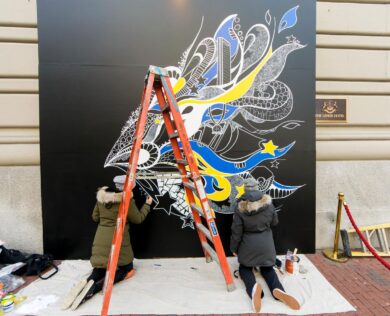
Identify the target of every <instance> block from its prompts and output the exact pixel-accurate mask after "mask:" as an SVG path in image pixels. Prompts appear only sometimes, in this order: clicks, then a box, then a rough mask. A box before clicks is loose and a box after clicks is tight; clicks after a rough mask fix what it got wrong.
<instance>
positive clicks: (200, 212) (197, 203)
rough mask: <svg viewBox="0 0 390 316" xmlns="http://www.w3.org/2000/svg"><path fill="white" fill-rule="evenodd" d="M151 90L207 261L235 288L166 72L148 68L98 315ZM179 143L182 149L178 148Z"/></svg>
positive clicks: (107, 292)
mask: <svg viewBox="0 0 390 316" xmlns="http://www.w3.org/2000/svg"><path fill="white" fill-rule="evenodd" d="M152 89H154V91H155V93H156V96H157V100H158V103H159V105H160V109H161V112H162V115H163V118H164V123H165V126H166V130H167V133H168V137H169V139H170V141H171V144H172V149H173V153H174V157H175V159H176V163H177V167H178V169H179V172H180V174H181V179H182V181H183V186H184V188H185V191H186V196H187V200H188V203H189V207H190V208H191V210H192V215H193V218H194V221H195V226H196V230H197V232H198V236H199V239H200V242H201V245H202V248H203V252H204V255H205V257H206V261H207V262H210V261H212V260H214V261H215V262H217V263H218V264H219V265H220V268H221V270H222V273H223V276H224V278H225V282H226V285H227V290H228V291H233V290H234V289H235V286H234V282H233V277H232V274H231V272H230V268H229V264H228V262H227V260H226V256H225V252H224V250H223V246H222V243H221V239H220V237H219V234H218V230H217V226H216V224H215V221H214V217H213V215H214V212H213V210H212V209H211V207H210V204H209V201H208V199H207V196H206V192H205V190H204V186H203V183H202V179H201V176H200V173H199V170H198V166H197V162H196V159H195V157H194V154H193V152H192V149H191V145H190V142H189V140H188V136H187V132H186V129H185V127H184V123H183V120H182V118H181V114H180V112H179V108H178V105H177V102H176V98H175V94H174V92H173V89H172V86H171V83H170V80H169V77H168V72H167V71H166V70H165V69H164V68H160V67H156V66H150V67H149V71H148V74H147V76H146V78H145V86H144V92H143V94H142V99H141V113H140V117H139V120H138V122H137V127H136V130H135V138H134V144H133V147H132V150H131V154H130V158H129V167H128V170H127V174H126V180H125V183H124V187H123V198H122V202H121V204H120V207H119V212H118V218H117V222H116V227H115V231H114V236H113V240H112V246H111V253H110V258H109V260H108V264H107V272H106V278H105V282H104V288H103V293H104V301H103V307H102V312H101V315H102V316H106V315H107V313H108V308H109V304H110V299H111V293H112V287H113V283H114V278H115V272H116V268H117V264H118V257H119V252H120V248H121V245H122V238H123V231H124V228H125V225H126V217H127V212H128V208H129V203H130V199H131V197H132V190H133V187H134V184H135V179H136V171H137V164H138V158H139V153H140V149H141V144H142V136H143V133H144V129H145V124H146V119H147V115H148V108H149V103H150V101H151V94H152ZM179 140H180V143H181V144H180V145H181V146H180V145H179ZM187 168H188V170H187ZM203 223H205V224H203Z"/></svg>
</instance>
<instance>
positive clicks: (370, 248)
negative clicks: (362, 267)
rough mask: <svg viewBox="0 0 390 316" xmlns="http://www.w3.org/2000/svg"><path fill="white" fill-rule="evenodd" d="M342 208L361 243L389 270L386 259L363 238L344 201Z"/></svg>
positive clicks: (389, 266) (389, 265)
mask: <svg viewBox="0 0 390 316" xmlns="http://www.w3.org/2000/svg"><path fill="white" fill-rule="evenodd" d="M344 208H345V211H346V212H347V215H348V217H349V220H350V221H351V224H352V226H353V228H355V230H356V233H357V234H358V235H359V237H360V239H361V240H362V241H363V243H364V244H365V245H366V247H367V248H368V249H369V250H370V251H371V253H372V254H373V255H374V257H375V258H377V259H378V260H379V261H380V263H382V264H383V265H384V266H385V267H386V268H387V269H389V270H390V264H389V263H388V262H387V261H385V260H384V259H383V258H382V257H381V256H379V255H378V253H377V252H376V251H375V249H374V248H373V247H372V246H371V245H370V243H369V242H368V241H367V239H366V238H364V236H363V234H362V232H361V231H360V229H359V227H357V225H356V223H355V220H354V219H353V217H352V215H351V212H350V211H349V207H348V205H347V203H345V202H344Z"/></svg>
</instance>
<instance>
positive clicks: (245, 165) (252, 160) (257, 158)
mask: <svg viewBox="0 0 390 316" xmlns="http://www.w3.org/2000/svg"><path fill="white" fill-rule="evenodd" d="M190 144H191V147H192V150H193V151H194V152H196V153H197V154H199V155H200V156H201V157H202V158H203V159H204V160H205V161H206V162H207V163H208V164H209V165H210V166H212V167H213V168H214V169H215V170H217V171H219V172H221V173H227V174H239V173H242V172H246V171H248V170H251V169H252V168H254V167H256V166H257V165H258V164H260V163H262V162H263V161H265V160H268V159H277V158H279V157H282V156H283V155H284V154H286V153H287V152H288V151H289V150H290V149H291V148H292V147H293V146H294V144H295V142H293V143H291V144H289V145H287V146H286V147H284V148H281V149H276V150H275V155H272V154H270V153H262V152H261V151H262V150H261V149H259V150H258V151H257V152H255V153H253V154H252V155H251V156H250V157H249V158H247V159H244V160H242V161H229V160H226V159H224V158H222V157H220V156H218V155H217V154H216V153H215V152H214V151H213V150H212V149H210V148H209V147H207V146H205V145H201V144H199V143H198V142H197V141H195V140H191V141H190ZM179 146H180V147H182V145H181V143H179ZM171 150H172V145H171V144H166V145H164V146H163V147H161V149H160V154H161V155H163V154H164V153H166V152H168V151H171Z"/></svg>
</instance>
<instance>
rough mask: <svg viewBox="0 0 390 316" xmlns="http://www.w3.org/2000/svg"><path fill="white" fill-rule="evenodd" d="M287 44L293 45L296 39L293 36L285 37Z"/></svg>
mask: <svg viewBox="0 0 390 316" xmlns="http://www.w3.org/2000/svg"><path fill="white" fill-rule="evenodd" d="M286 39H287V44H290V43H294V42H295V41H296V39H297V38H296V37H295V36H294V35H290V36H286Z"/></svg>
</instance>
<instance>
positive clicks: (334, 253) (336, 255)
mask: <svg viewBox="0 0 390 316" xmlns="http://www.w3.org/2000/svg"><path fill="white" fill-rule="evenodd" d="M343 202H344V193H342V192H340V193H339V204H338V206H337V219H336V229H335V235H334V245H333V249H330V248H329V249H324V250H323V252H322V253H323V254H324V256H325V257H326V258H328V259H330V260H333V261H337V262H346V261H347V260H348V258H347V257H345V256H344V253H343V252H341V251H339V238H340V221H341V210H342V207H343Z"/></svg>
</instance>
